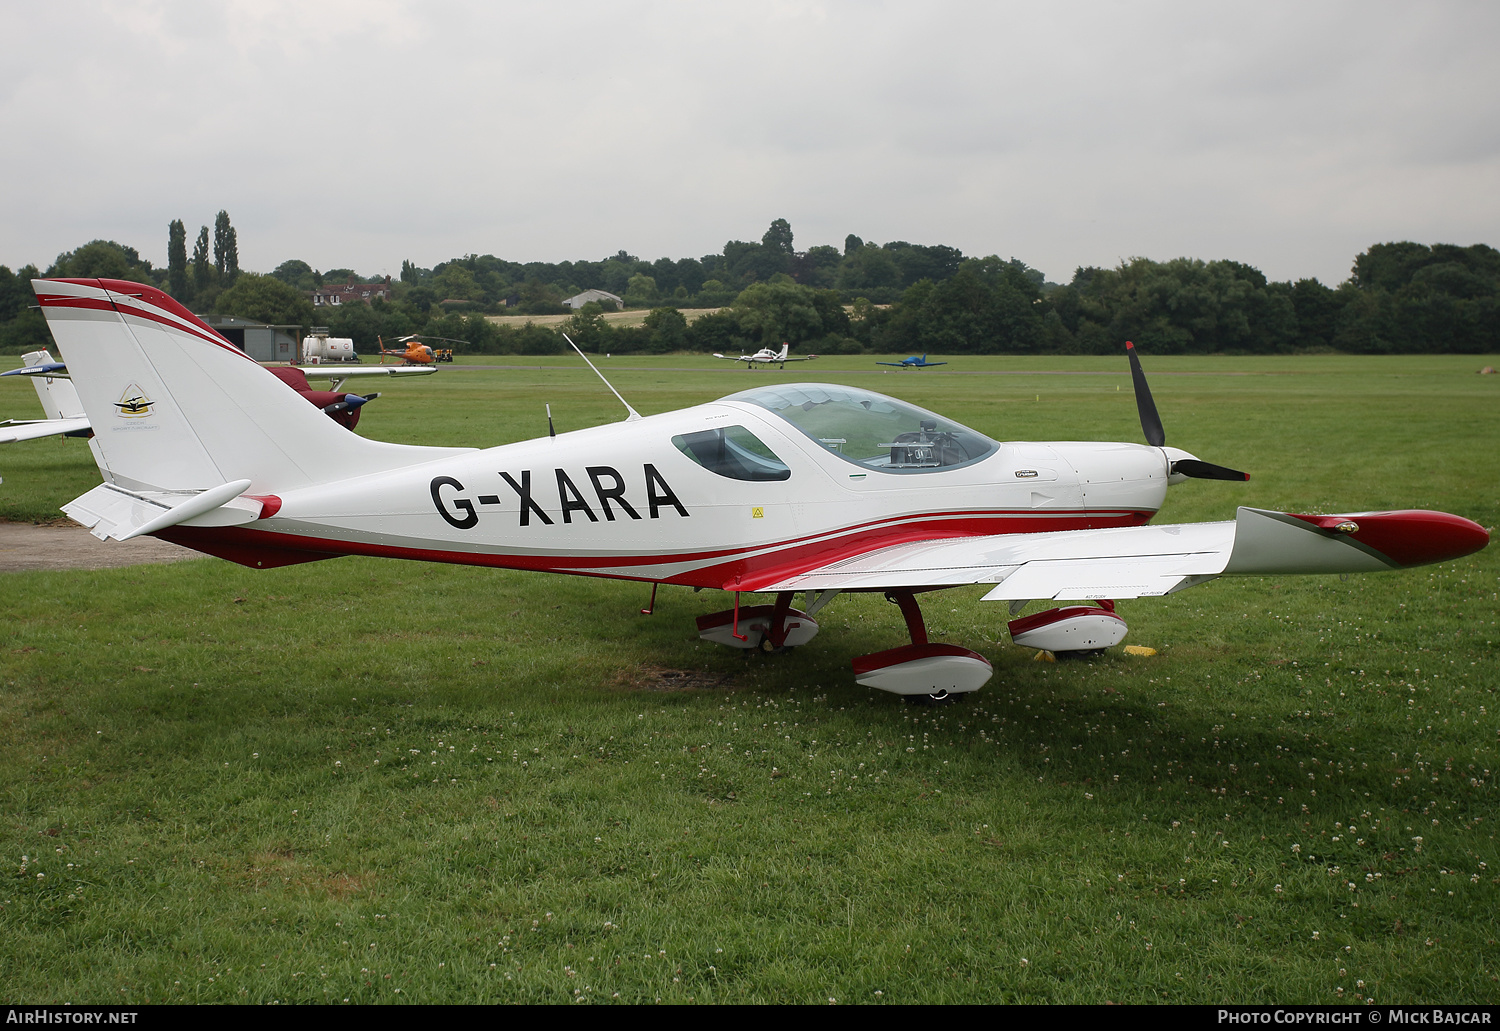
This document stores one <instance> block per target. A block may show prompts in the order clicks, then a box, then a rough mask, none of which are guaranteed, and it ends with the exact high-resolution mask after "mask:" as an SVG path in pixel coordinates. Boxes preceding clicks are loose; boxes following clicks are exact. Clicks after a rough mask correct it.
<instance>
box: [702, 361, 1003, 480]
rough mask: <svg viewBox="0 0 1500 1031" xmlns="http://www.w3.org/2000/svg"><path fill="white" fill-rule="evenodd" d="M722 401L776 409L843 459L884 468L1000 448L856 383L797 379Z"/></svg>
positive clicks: (949, 464)
mask: <svg viewBox="0 0 1500 1031" xmlns="http://www.w3.org/2000/svg"><path fill="white" fill-rule="evenodd" d="M724 400H725V401H748V402H749V403H751V404H754V405H759V406H760V407H762V408H765V409H768V410H769V411H772V412H775V413H776V414H777V415H779V416H781V417H782V418H783V419H785V420H786V421H787V422H789V423H791V424H792V425H793V426H795V427H797V429H799V430H801V431H802V432H803V433H805V434H807V435H808V436H809V437H811V438H812V439H813V440H815V441H817V442H818V444H819V445H820V446H822V447H824V448H826V449H827V450H829V451H831V452H833V453H834V454H836V455H838V456H839V457H840V458H843V459H845V460H846V461H849V462H853V463H854V464H856V465H862V466H865V467H866V468H869V469H879V470H881V471H882V472H897V473H907V472H931V471H933V470H936V469H952V468H955V467H957V466H960V465H968V464H969V463H970V462H977V461H979V460H980V459H981V458H987V457H988V456H990V455H992V454H994V452H995V451H996V449H997V448H999V446H1000V445H998V444H996V443H995V442H994V441H993V440H991V439H990V438H989V437H986V436H985V435H984V434H982V433H978V432H976V431H974V430H971V429H969V428H968V427H967V426H963V425H960V424H959V423H956V422H953V421H952V420H950V419H945V418H943V417H942V416H940V415H937V414H936V413H933V412H929V411H927V410H926V409H924V408H918V407H916V406H915V405H909V404H907V403H906V402H904V401H897V400H896V399H895V398H891V397H886V396H885V395H884V394H877V393H875V392H874V391H871V390H861V389H859V388H858V387H844V386H835V385H833V384H830V383H796V384H791V385H787V386H774V387H756V388H755V389H753V390H742V391H740V392H739V393H738V394H731V395H729V396H728V397H726V398H724Z"/></svg>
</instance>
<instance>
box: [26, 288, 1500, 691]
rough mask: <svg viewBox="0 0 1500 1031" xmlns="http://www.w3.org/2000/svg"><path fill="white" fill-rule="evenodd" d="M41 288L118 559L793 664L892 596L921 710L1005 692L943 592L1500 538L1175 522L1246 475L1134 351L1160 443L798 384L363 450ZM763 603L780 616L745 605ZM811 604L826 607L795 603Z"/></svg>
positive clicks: (1065, 593) (1171, 578)
mask: <svg viewBox="0 0 1500 1031" xmlns="http://www.w3.org/2000/svg"><path fill="white" fill-rule="evenodd" d="M33 286H34V288H35V290H36V293H37V297H38V299H39V300H40V302H41V306H42V310H43V312H44V313H45V314H46V317H47V320H48V322H49V324H50V326H51V328H52V332H53V335H54V336H55V337H56V338H57V341H58V343H59V345H60V346H61V348H62V349H63V352H64V354H65V355H66V357H67V360H68V363H69V367H70V369H71V370H72V373H73V382H74V384H75V385H76V387H77V389H78V394H79V397H80V398H81V399H82V402H83V405H84V408H85V409H86V411H87V412H88V414H89V416H90V418H91V419H92V421H93V425H94V430H95V436H94V437H93V439H92V441H91V442H90V444H91V447H92V448H93V450H94V455H95V457H96V459H97V461H98V464H99V468H100V470H101V472H102V473H103V475H104V480H105V482H104V483H103V484H101V485H100V486H98V487H96V488H94V489H93V490H91V491H89V492H88V493H86V494H84V495H83V496H82V497H79V498H77V499H75V500H74V501H72V502H70V503H69V504H67V505H66V506H64V508H63V511H65V512H66V513H67V514H68V515H69V516H71V517H72V518H73V519H75V520H76V521H78V522H80V523H82V524H83V525H85V526H87V527H89V528H90V529H91V530H92V531H93V533H94V535H95V536H97V537H99V538H100V539H107V538H115V539H117V540H125V539H128V538H131V537H135V536H140V535H142V534H154V535H156V536H158V537H162V538H165V539H167V540H171V541H175V542H176V543H178V544H183V545H186V546H188V547H191V548H196V549H197V550H199V551H203V552H206V553H208V554H211V555H217V556H219V557H222V558H226V559H229V560H231V561H234V562H238V563H241V564H242V565H247V566H252V567H261V568H267V567H272V566H282V565H289V564H293V563H298V562H310V561H315V560H318V559H325V558H332V557H335V556H339V555H377V556H387V557H393V558H410V559H421V560H426V561H438V562H454V563H463V564H469V565H482V566H496V567H502V568H510V569H528V570H539V571H546V572H554V573H573V574H578V575H584V576H600V577H611V578H618V579H628V580H639V581H643V582H647V583H651V584H653V585H658V584H663V583H666V584H678V585H683V586H690V587H698V588H704V587H711V588H718V589H722V590H725V591H729V592H732V593H733V595H734V607H733V608H731V609H729V610H726V611H724V612H720V613H716V614H713V615H707V616H703V617H701V618H700V619H699V620H698V629H699V634H700V636H702V637H703V638H704V639H706V640H710V641H716V642H718V643H722V644H726V645H730V646H732V647H739V648H754V647H763V648H766V649H768V650H769V649H776V648H783V647H791V646H795V645H800V644H804V643H806V642H807V641H808V640H810V639H811V638H812V637H813V635H814V634H816V633H817V630H818V626H817V623H816V621H815V620H814V618H813V617H814V615H815V614H816V613H817V611H818V610H819V609H820V608H821V607H822V606H823V605H825V604H827V602H828V601H830V600H831V599H832V598H833V597H835V596H836V595H838V594H840V593H842V592H850V591H878V592H883V593H884V594H886V596H887V597H888V598H889V599H890V600H892V601H894V602H896V603H897V604H899V605H900V607H901V611H902V613H903V615H904V616H905V618H906V623H907V628H908V631H909V633H910V636H911V643H910V644H907V645H902V646H901V647H897V648H892V649H889V650H887V651H882V652H877V653H875V654H873V655H865V656H861V657H860V658H857V659H855V660H854V669H855V673H856V678H857V679H858V681H859V682H860V683H862V684H867V685H869V686H872V687H877V688H880V689H883V690H886V691H892V692H894V693H897V694H902V695H908V696H929V697H942V696H945V695H949V694H961V693H963V692H967V691H973V690H976V689H977V688H979V687H980V686H981V685H982V684H983V683H984V682H985V681H986V680H988V679H989V677H990V674H991V667H990V663H989V662H988V661H987V660H986V659H985V658H984V657H983V656H981V655H979V654H978V653H976V652H973V651H969V650H968V649H965V648H961V647H958V646H955V645H947V644H936V643H932V642H930V641H928V640H927V635H926V631H925V628H924V626H923V622H922V616H921V612H920V609H919V608H918V605H917V601H916V596H917V595H918V594H920V593H923V592H926V591H932V590H939V589H943V588H949V587H957V586H963V585H969V584H983V585H985V586H986V587H987V588H988V589H989V590H988V593H987V594H985V596H984V598H985V600H987V601H1009V602H1010V603H1011V610H1012V611H1011V614H1012V615H1016V614H1017V613H1019V611H1020V610H1021V608H1023V607H1024V606H1025V604H1026V603H1027V602H1028V601H1031V600H1035V599H1117V598H1138V597H1147V596H1155V595H1165V594H1170V593H1172V592H1174V591H1177V590H1181V589H1183V588H1185V587H1190V586H1193V585H1195V584H1199V583H1203V582H1205V581H1208V580H1212V579H1214V578H1215V577H1217V576H1221V575H1232V574H1254V575H1260V574H1268V573H1329V572H1365V571H1378V570H1385V569H1394V568H1403V567H1406V566H1413V565H1421V564H1423V563H1429V562H1440V561H1445V560H1448V559H1452V558H1457V557H1460V556H1463V555H1467V554H1470V553H1472V552H1474V551H1477V550H1479V549H1480V548H1483V547H1484V546H1485V545H1486V544H1487V543H1488V542H1489V535H1488V533H1487V532H1486V531H1485V530H1484V528H1483V527H1481V526H1479V525H1478V524H1476V523H1473V522H1470V521H1469V520H1467V519H1463V518H1460V517H1458V516H1454V515H1448V514H1446V513H1442V512H1424V511H1404V512H1368V513H1357V514H1353V515H1335V516H1315V515H1292V514H1288V513H1283V512H1268V511H1261V510H1257V509H1251V508H1241V509H1240V510H1239V512H1238V515H1237V517H1236V518H1235V519H1234V520H1233V521H1227V522H1216V523H1196V524H1184V525H1172V526H1153V525H1150V524H1149V520H1150V519H1151V517H1152V516H1153V515H1154V514H1155V513H1156V511H1157V509H1158V508H1160V506H1161V504H1162V501H1163V500H1164V498H1165V496H1166V491H1167V488H1168V486H1169V485H1171V484H1175V483H1179V482H1181V481H1183V480H1184V479H1187V478H1189V477H1199V478H1214V479H1243V478H1245V477H1244V474H1243V473H1237V472H1235V471H1233V470H1230V469H1225V468H1223V467H1222V466H1216V465H1212V464H1210V463H1207V462H1200V461H1199V460H1197V459H1196V458H1194V457H1193V456H1191V455H1189V454H1188V453H1187V452H1185V451H1180V450H1178V449H1176V448H1170V447H1167V446H1166V445H1165V438H1164V434H1163V431H1162V427H1161V421H1160V419H1159V418H1158V417H1157V414H1156V409H1155V406H1154V404H1153V403H1152V401H1151V395H1150V391H1149V389H1148V388H1147V386H1146V381H1145V377H1144V375H1143V374H1142V373H1141V370H1140V363H1139V362H1138V361H1137V360H1136V358H1135V354H1134V350H1133V349H1132V350H1131V351H1130V357H1131V367H1132V374H1133V376H1134V380H1135V387H1136V399H1137V403H1138V405H1139V408H1140V412H1141V422H1142V426H1143V428H1144V430H1145V433H1146V438H1147V441H1148V443H1147V444H1145V445H1140V444H1123V443H1060V442H1047V443H1021V442H1007V443H1001V442H997V441H994V440H991V439H990V438H988V437H986V436H984V435H983V434H981V433H977V432H976V431H974V430H972V429H969V428H968V427H965V426H962V425H959V424H957V423H954V422H952V421H950V420H947V419H944V418H942V417H941V416H938V415H935V414H933V413H931V412H927V411H924V410H923V409H920V408H916V407H913V406H911V405H908V404H906V403H904V402H902V401H898V400H896V399H894V398H890V397H886V396H883V395H881V394H876V393H873V392H871V391H867V390H862V389H859V388H855V387H845V386H834V385H829V384H813V383H794V384H776V385H768V386H765V387H760V388H755V389H751V390H745V391H741V392H740V393H737V394H732V395H730V396H729V397H725V398H722V399H720V400H718V401H714V402H710V403H708V404H704V405H698V406H696V407H694V408H688V409H684V410H681V411H675V412H667V413H663V414H661V415H655V416H650V417H646V418H643V417H641V416H640V415H638V414H636V413H635V412H634V410H633V409H629V406H628V405H627V406H626V407H627V409H629V410H630V417H629V418H628V419H626V420H625V422H624V423H621V424H613V425H607V426H597V427H594V428H591V429H585V430H578V431H575V432H571V433H564V434H560V435H558V436H556V437H544V438H541V439H538V440H531V441H525V442H522V443H517V444H507V445H503V446H501V447H495V448H489V449H487V450H482V451H481V450H475V449H469V448H439V447H416V446H407V445H398V444H387V443H381V442H378V441H372V440H367V439H365V438H362V437H359V436H356V435H354V434H352V433H347V432H345V431H344V430H342V429H340V428H339V427H337V426H335V425H334V424H333V422H332V421H331V420H329V419H328V418H326V417H324V416H323V415H322V414H321V413H319V412H318V411H316V410H315V409H314V408H313V407H311V406H309V405H308V404H306V403H305V402H304V401H303V400H302V399H301V398H300V397H299V396H298V394H297V393H296V392H295V391H293V390H290V389H288V387H287V385H286V384H284V383H282V382H280V381H278V380H277V378H276V377H275V376H273V375H271V374H270V373H269V372H268V371H267V370H266V369H264V368H262V367H261V366H259V365H257V364H256V363H255V362H253V361H251V360H250V359H249V358H247V357H246V356H245V355H244V354H243V353H242V352H240V351H238V350H237V349H236V348H234V347H233V346H232V345H230V344H229V343H228V342H227V341H225V340H223V339H222V338H220V337H219V336H218V335H217V334H215V333H214V331H213V330H211V329H209V328H208V327H207V326H206V325H204V324H203V323H201V322H199V321H198V320H197V319H196V318H195V317H194V316H192V315H191V314H189V313H188V312H187V311H186V310H184V309H183V308H181V307H180V306H179V305H178V304H177V303H176V302H175V301H173V300H172V299H171V298H170V297H168V296H167V295H165V294H164V293H162V292H161V291H159V290H155V289H153V288H151V287H147V286H140V285H137V284H132V283H125V282H120V281H115V280H93V279H55V280H44V279H37V280H34V281H33ZM122 398H131V399H134V400H133V403H132V405H131V406H130V407H129V408H128V409H126V408H121V407H120V406H119V405H118V404H117V402H118V401H119V400H120V399H122ZM654 590H655V588H654V587H653V592H654ZM747 592H748V593H769V594H774V595H775V601H774V603H773V604H769V605H754V606H741V605H740V597H741V595H742V594H745V593H747ZM800 592H807V594H808V596H809V602H808V604H807V605H806V607H805V610H798V609H794V608H793V607H792V601H793V597H794V594H795V593H800ZM1011 632H1012V637H1013V639H1014V640H1016V641H1017V642H1018V643H1021V644H1026V645H1028V646H1035V647H1040V648H1046V649H1049V650H1053V651H1086V650H1092V649H1098V648H1103V647H1108V646H1110V645H1113V644H1115V643H1117V642H1118V641H1119V640H1120V639H1121V638H1123V636H1124V634H1125V624H1124V622H1123V621H1122V620H1120V618H1119V617H1118V615H1116V614H1115V612H1114V606H1113V605H1112V604H1110V603H1101V604H1097V605H1074V606H1067V607H1063V608H1054V609H1050V610H1048V611H1046V612H1043V613H1040V614H1037V615H1033V616H1030V617H1026V618H1024V619H1017V620H1014V621H1013V622H1012V623H1011Z"/></svg>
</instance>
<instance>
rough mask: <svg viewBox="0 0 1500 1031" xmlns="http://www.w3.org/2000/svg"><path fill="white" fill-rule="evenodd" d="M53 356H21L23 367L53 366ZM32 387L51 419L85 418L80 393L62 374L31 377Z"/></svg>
mask: <svg viewBox="0 0 1500 1031" xmlns="http://www.w3.org/2000/svg"><path fill="white" fill-rule="evenodd" d="M52 361H53V359H52V355H51V354H50V353H49V352H47V351H45V350H43V351H31V352H29V353H27V354H23V355H22V356H21V364H22V366H23V367H24V366H28V365H51V364H52ZM31 385H32V386H33V387H35V388H36V396H37V399H38V400H39V401H41V402H42V410H43V411H45V412H46V413H47V418H49V419H80V418H82V417H83V405H82V403H81V402H79V400H78V391H76V390H74V389H73V384H72V383H71V382H70V381H69V380H68V379H67V378H66V377H64V376H62V375H61V374H59V375H57V376H42V375H34V376H32V377H31Z"/></svg>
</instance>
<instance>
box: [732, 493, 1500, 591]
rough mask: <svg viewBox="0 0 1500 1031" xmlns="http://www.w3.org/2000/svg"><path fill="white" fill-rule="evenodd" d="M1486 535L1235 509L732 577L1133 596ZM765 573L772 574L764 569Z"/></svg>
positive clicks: (769, 586) (1389, 556)
mask: <svg viewBox="0 0 1500 1031" xmlns="http://www.w3.org/2000/svg"><path fill="white" fill-rule="evenodd" d="M1488 542H1489V534H1488V533H1487V532H1486V531H1485V529H1484V528H1483V527H1481V526H1479V525H1478V524H1477V523H1473V522H1470V521H1469V520H1467V519H1463V518H1461V517H1459V516H1454V515H1449V514H1448V513H1446V512H1425V511H1406V512H1361V513H1356V514H1353V515H1340V516H1299V515H1292V514H1289V513H1285V512H1268V511H1265V510H1262V509H1255V508H1241V509H1240V510H1239V512H1238V513H1237V516H1236V518H1235V519H1234V521H1232V522H1221V523H1185V524H1178V525H1165V526H1129V527H1113V528H1109V529H1100V530H1059V531H1052V532H1046V533H1027V534H997V535H992V536H986V537H964V538H951V539H948V540H938V541H917V542H912V543H909V544H897V545H893V546H892V547H889V548H882V549H881V550H879V551H873V552H868V553H866V554H863V555H859V556H857V557H854V558H849V559H844V560H842V561H838V562H833V563H829V564H827V565H824V566H820V567H818V568H812V569H806V570H803V571H801V572H798V573H795V574H792V575H786V574H785V573H784V572H782V573H781V574H779V575H778V574H773V575H775V577H776V578H775V579H774V581H772V582H766V583H750V584H749V585H748V586H747V585H745V584H744V583H742V584H741V585H740V588H739V589H741V590H755V591H828V590H837V591H855V590H866V591H868V590H882V589H886V590H894V589H898V588H916V587H957V586H960V585H964V584H994V585H995V587H994V588H993V589H992V590H991V591H990V592H989V593H988V594H986V595H985V596H984V600H985V601H1007V600H1009V601H1023V600H1029V599H1041V598H1050V599H1085V598H1142V597H1153V596H1158V595H1163V594H1171V593H1172V592H1174V591H1179V590H1182V589H1183V588H1184V587H1191V586H1193V585H1195V584H1200V583H1204V582H1206V581H1208V580H1212V579H1214V578H1215V577H1217V576H1221V575H1234V574H1241V575H1262V574H1278V573H1357V572H1375V571H1379V570H1385V569H1401V568H1405V567H1407V566H1416V565H1423V564H1426V563H1429V562H1443V561H1447V560H1448V559H1452V558H1458V557H1460V556H1463V555H1467V554H1470V553H1472V552H1474V551H1477V550H1479V549H1480V548H1482V547H1484V546H1485V545H1486V544H1487V543H1488ZM768 579H770V578H768Z"/></svg>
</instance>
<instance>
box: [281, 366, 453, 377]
mask: <svg viewBox="0 0 1500 1031" xmlns="http://www.w3.org/2000/svg"><path fill="white" fill-rule="evenodd" d="M297 368H299V369H301V370H302V372H303V374H304V375H305V376H307V378H308V379H349V378H351V377H354V376H431V375H432V374H433V373H434V372H437V366H436V365H384V366H382V365H348V366H339V365H299V366H297Z"/></svg>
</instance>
